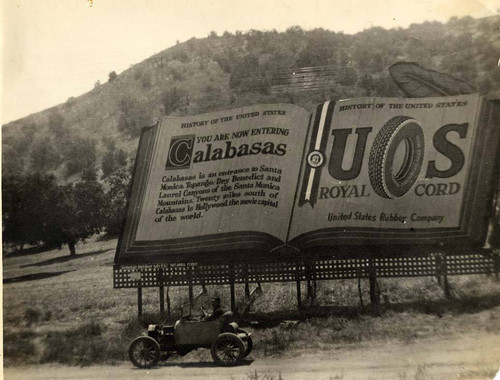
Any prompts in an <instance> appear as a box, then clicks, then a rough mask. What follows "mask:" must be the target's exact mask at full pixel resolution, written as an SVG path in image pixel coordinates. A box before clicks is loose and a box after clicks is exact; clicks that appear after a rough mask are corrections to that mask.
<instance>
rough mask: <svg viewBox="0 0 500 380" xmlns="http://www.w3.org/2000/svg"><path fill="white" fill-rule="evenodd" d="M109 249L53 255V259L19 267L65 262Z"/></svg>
mask: <svg viewBox="0 0 500 380" xmlns="http://www.w3.org/2000/svg"><path fill="white" fill-rule="evenodd" d="M111 250H112V249H100V250H98V251H93V252H88V253H81V254H77V255H74V256H70V255H66V256H61V257H54V258H53V259H48V260H44V261H40V262H38V263H32V264H25V265H21V268H28V267H41V266H44V265H52V264H61V263H66V262H68V261H71V260H76V259H81V258H83V257H88V256H95V255H100V254H102V253H105V252H108V251H111Z"/></svg>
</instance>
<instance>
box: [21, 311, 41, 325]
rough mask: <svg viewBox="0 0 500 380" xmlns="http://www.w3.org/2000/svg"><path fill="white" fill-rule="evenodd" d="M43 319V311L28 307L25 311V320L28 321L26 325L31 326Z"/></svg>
mask: <svg viewBox="0 0 500 380" xmlns="http://www.w3.org/2000/svg"><path fill="white" fill-rule="evenodd" d="M41 317H42V311H41V310H40V309H38V308H33V307H28V308H27V309H26V310H25V311H24V319H26V324H27V325H28V326H31V325H32V324H33V323H36V322H38V321H39V320H40V319H41Z"/></svg>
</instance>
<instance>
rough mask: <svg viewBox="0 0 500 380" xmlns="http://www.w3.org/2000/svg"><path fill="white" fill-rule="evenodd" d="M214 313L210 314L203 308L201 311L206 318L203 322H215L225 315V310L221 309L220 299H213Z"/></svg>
mask: <svg viewBox="0 0 500 380" xmlns="http://www.w3.org/2000/svg"><path fill="white" fill-rule="evenodd" d="M212 308H213V310H212V313H209V312H208V311H206V310H205V309H204V308H203V307H202V308H201V311H203V314H204V317H203V319H202V320H203V321H213V320H215V319H217V318H219V317H220V316H221V315H222V314H224V310H223V309H222V308H221V307H220V298H219V297H213V298H212Z"/></svg>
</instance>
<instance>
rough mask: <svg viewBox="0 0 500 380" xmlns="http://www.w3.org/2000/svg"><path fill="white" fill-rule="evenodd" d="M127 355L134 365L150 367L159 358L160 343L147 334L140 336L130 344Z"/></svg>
mask: <svg viewBox="0 0 500 380" xmlns="http://www.w3.org/2000/svg"><path fill="white" fill-rule="evenodd" d="M128 356H129V358H130V361H131V362H132V363H133V364H134V365H135V366H136V367H139V368H151V367H153V366H155V365H156V363H158V360H160V345H159V344H158V342H157V341H156V340H154V339H153V338H150V337H149V336H140V337H138V338H135V339H134V340H133V342H132V343H131V344H130V347H129V349H128Z"/></svg>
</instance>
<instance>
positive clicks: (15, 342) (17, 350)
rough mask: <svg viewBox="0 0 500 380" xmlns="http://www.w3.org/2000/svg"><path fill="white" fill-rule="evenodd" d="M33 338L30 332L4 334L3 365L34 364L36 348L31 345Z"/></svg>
mask: <svg viewBox="0 0 500 380" xmlns="http://www.w3.org/2000/svg"><path fill="white" fill-rule="evenodd" d="M34 337H35V335H34V334H33V333H32V332H31V331H21V332H18V333H4V339H3V353H4V357H5V359H4V365H9V364H17V363H22V364H29V363H35V362H36V360H35V354H36V348H35V345H34V343H33V339H34Z"/></svg>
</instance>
